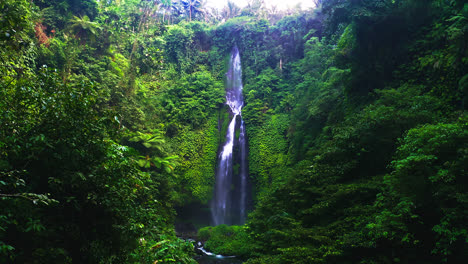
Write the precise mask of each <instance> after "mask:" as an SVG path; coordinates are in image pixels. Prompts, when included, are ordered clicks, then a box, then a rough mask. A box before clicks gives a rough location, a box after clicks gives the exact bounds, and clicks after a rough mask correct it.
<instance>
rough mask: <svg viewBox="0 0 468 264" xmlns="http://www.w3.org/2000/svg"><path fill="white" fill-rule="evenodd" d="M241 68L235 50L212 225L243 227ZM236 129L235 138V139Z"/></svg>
mask: <svg viewBox="0 0 468 264" xmlns="http://www.w3.org/2000/svg"><path fill="white" fill-rule="evenodd" d="M242 88H243V86H242V68H241V61H240V56H239V50H238V49H237V47H234V48H233V49H232V52H231V59H230V62H229V70H228V72H227V73H226V104H227V105H228V106H229V110H230V116H231V118H232V119H231V121H230V123H229V126H228V128H227V132H226V141H225V142H224V144H223V146H222V148H221V152H220V153H219V156H218V167H217V171H216V183H215V189H214V196H213V200H212V203H211V213H212V218H213V224H214V225H220V224H228V225H230V224H243V223H244V222H245V218H246V214H247V206H248V199H249V195H248V193H249V192H248V174H247V172H248V168H247V141H246V136H245V124H244V121H243V120H242V113H241V111H242V107H243V106H244V99H243V96H242ZM236 130H238V132H239V133H238V137H237V138H236Z"/></svg>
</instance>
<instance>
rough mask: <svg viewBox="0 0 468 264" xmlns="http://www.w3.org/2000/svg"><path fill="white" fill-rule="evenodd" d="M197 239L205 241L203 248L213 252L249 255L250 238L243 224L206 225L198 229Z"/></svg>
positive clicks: (244, 256)
mask: <svg viewBox="0 0 468 264" xmlns="http://www.w3.org/2000/svg"><path fill="white" fill-rule="evenodd" d="M198 239H199V240H202V241H205V246H204V247H205V248H206V249H207V250H209V251H211V252H213V253H216V254H221V255H226V256H238V257H243V258H246V257H249V256H250V253H251V248H250V245H252V242H251V239H250V238H249V236H248V233H247V229H246V227H245V226H227V225H219V226H215V227H212V226H208V227H204V228H201V229H200V230H199V231H198Z"/></svg>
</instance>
